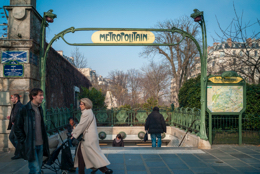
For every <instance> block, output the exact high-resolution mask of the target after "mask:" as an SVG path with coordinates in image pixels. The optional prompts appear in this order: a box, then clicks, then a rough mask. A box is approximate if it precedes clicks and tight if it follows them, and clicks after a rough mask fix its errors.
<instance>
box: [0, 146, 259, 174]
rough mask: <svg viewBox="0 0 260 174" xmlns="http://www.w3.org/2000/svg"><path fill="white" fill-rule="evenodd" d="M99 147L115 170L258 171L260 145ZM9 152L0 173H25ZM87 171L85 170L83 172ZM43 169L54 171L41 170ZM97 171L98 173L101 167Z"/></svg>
mask: <svg viewBox="0 0 260 174" xmlns="http://www.w3.org/2000/svg"><path fill="white" fill-rule="evenodd" d="M102 150H103V151H104V152H105V153H106V156H107V157H108V159H109V161H110V162H111V165H109V166H108V167H109V168H111V169H113V170H114V174H193V173H219V174H225V173H228V174H233V173H236V174H237V173H245V174H260V147H257V146H236V145H215V146H213V147H212V149H211V150H199V149H196V148H177V147H176V148H167V147H166V148H160V149H157V148H156V149H155V148H150V147H149V148H148V147H140V148H135V147H125V148H106V147H103V148H102ZM139 152H140V153H139ZM12 156H13V152H10V153H8V152H0V173H1V174H11V173H14V174H27V173H28V171H29V170H28V167H27V162H26V161H24V160H21V159H19V160H14V161H13V160H11V159H10V158H11V157H12ZM90 172H91V171H90V170H86V174H89V173H90ZM44 173H45V174H53V173H54V172H50V171H49V170H44ZM75 173H77V171H76V172H75ZM96 173H97V174H101V172H100V171H98V172H96Z"/></svg>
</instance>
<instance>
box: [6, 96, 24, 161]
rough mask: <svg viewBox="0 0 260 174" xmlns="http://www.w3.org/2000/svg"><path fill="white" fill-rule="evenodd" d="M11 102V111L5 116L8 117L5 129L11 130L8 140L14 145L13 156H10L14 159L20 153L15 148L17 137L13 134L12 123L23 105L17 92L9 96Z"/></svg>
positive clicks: (18, 156)
mask: <svg viewBox="0 0 260 174" xmlns="http://www.w3.org/2000/svg"><path fill="white" fill-rule="evenodd" d="M11 102H12V103H13V108H12V111H11V115H10V116H7V118H8V119H9V124H8V128H7V130H11V132H10V134H9V140H10V141H11V143H12V144H13V146H14V147H15V153H14V157H12V158H11V159H12V160H15V159H19V158H20V155H19V150H17V146H18V142H17V139H16V137H15V135H14V126H13V125H14V124H15V121H16V116H17V113H18V110H19V109H20V108H21V107H22V106H23V104H22V103H21V102H20V96H19V94H14V95H12V96H11Z"/></svg>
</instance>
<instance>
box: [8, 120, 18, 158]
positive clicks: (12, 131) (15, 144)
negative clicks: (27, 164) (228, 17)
mask: <svg viewBox="0 0 260 174" xmlns="http://www.w3.org/2000/svg"><path fill="white" fill-rule="evenodd" d="M9 140H10V141H11V143H12V144H13V146H14V147H15V152H14V155H15V156H17V155H19V153H18V150H17V144H18V142H17V138H16V136H15V134H14V125H13V126H12V128H11V132H10V134H9Z"/></svg>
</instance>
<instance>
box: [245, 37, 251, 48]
mask: <svg viewBox="0 0 260 174" xmlns="http://www.w3.org/2000/svg"><path fill="white" fill-rule="evenodd" d="M246 43H247V44H248V45H249V46H250V47H251V46H252V39H251V38H248V39H247V40H246Z"/></svg>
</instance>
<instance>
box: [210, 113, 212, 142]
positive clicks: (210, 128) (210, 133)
mask: <svg viewBox="0 0 260 174" xmlns="http://www.w3.org/2000/svg"><path fill="white" fill-rule="evenodd" d="M209 143H210V144H212V115H211V113H209Z"/></svg>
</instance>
